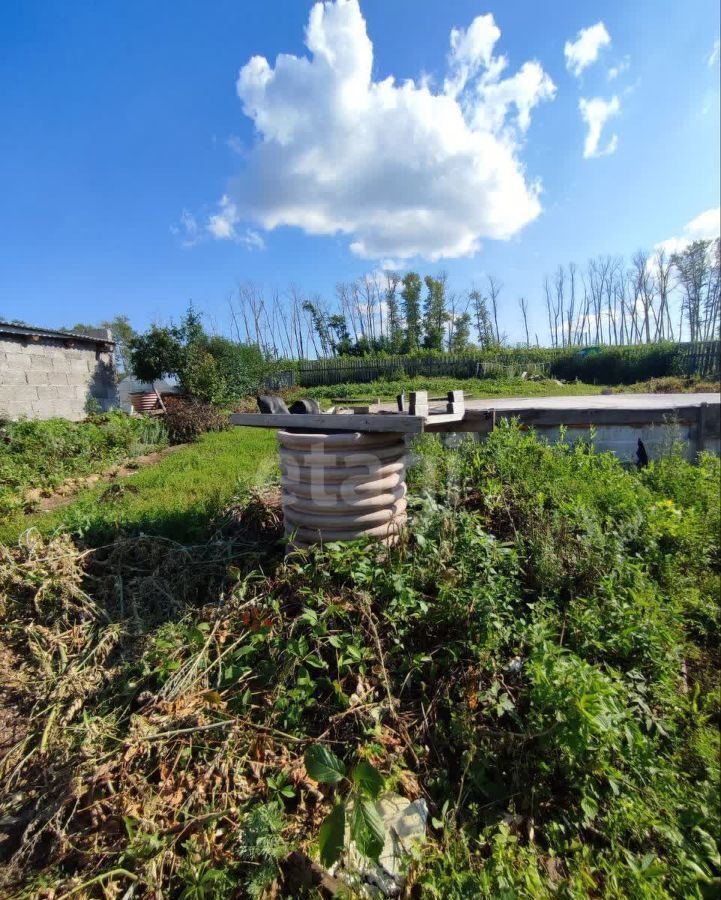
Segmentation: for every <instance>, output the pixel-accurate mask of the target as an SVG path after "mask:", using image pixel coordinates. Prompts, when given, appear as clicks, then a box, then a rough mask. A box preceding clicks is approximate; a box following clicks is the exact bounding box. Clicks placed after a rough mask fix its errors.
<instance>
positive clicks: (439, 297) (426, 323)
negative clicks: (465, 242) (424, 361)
mask: <svg viewBox="0 0 721 900" xmlns="http://www.w3.org/2000/svg"><path fill="white" fill-rule="evenodd" d="M425 283H426V288H427V289H428V294H427V295H426V300H425V304H424V310H423V313H424V315H423V330H424V337H423V346H424V347H425V349H426V350H442V349H443V331H444V329H445V326H446V322H447V321H448V312H447V310H446V279H445V278H444V277H443V276H441V277H440V278H432V277H431V276H430V275H426V277H425Z"/></svg>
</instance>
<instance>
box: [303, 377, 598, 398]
mask: <svg viewBox="0 0 721 900" xmlns="http://www.w3.org/2000/svg"><path fill="white" fill-rule="evenodd" d="M603 387H604V386H603V385H595V384H584V383H582V382H571V383H569V384H558V383H557V382H556V381H555V380H554V379H552V378H551V379H546V380H544V381H523V380H522V379H521V378H444V377H441V376H438V377H430V378H424V377H422V376H418V377H416V378H405V379H402V380H399V381H385V380H383V379H380V380H378V381H370V382H368V383H365V384H362V383H354V382H348V383H345V384H332V385H322V386H319V387H308V388H298V390H297V394H298V396H301V397H315V399H316V400H334V399H336V398H344V397H347V398H351V399H368V400H374V399H376V398H380V399H381V400H393V399H395V397H396V396H397V395H398V394H400V393H401V391H405V392H406V394H407V393H408V392H409V391H428V392H429V394H430V395H431V396H433V397H440V396H442V395H443V394H446V393H447V392H448V391H464V392H465V396H466V397H467V398H471V399H483V398H486V397H487V398H492V397H551V396H553V397H556V396H563V395H578V394H600V393H601V391H602V390H603Z"/></svg>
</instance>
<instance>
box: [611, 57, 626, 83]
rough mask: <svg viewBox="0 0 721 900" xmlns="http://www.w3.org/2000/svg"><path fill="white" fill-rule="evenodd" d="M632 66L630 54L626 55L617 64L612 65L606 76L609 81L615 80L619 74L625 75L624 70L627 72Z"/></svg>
mask: <svg viewBox="0 0 721 900" xmlns="http://www.w3.org/2000/svg"><path fill="white" fill-rule="evenodd" d="M630 66H631V58H630V57H629V56H624V58H623V59H622V60H621V62H620V63H617V64H616V65H615V66H611V68H610V69H609V70H608V72H606V77H607V78H608V80H609V81H615V80H616V79H617V78H618V76H619V75H623V73H624V72H627V71H628V70H629V68H630Z"/></svg>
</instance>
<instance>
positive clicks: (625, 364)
mask: <svg viewBox="0 0 721 900" xmlns="http://www.w3.org/2000/svg"><path fill="white" fill-rule="evenodd" d="M679 365H680V348H679V345H678V344H671V343H661V344H648V345H644V346H639V347H601V348H600V349H599V350H597V351H593V352H579V351H571V350H569V351H563V352H562V353H560V354H559V355H557V356H556V357H555V358H554V359H553V360H552V361H551V363H550V372H551V374H552V375H553V376H554V377H555V378H563V379H565V380H567V381H571V380H573V379H576V378H577V379H578V380H579V381H585V382H587V383H588V384H633V383H634V382H636V381H647V380H648V379H649V378H663V377H665V376H668V375H677V374H679Z"/></svg>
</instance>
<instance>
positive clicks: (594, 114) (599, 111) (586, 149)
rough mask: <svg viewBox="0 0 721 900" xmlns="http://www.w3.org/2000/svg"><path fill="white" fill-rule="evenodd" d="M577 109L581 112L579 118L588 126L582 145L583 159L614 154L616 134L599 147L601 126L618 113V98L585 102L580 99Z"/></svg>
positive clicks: (595, 98)
mask: <svg viewBox="0 0 721 900" xmlns="http://www.w3.org/2000/svg"><path fill="white" fill-rule="evenodd" d="M578 108H579V109H580V110H581V118H582V119H583V121H584V122H585V123H586V125H587V126H588V131H587V132H586V140H585V142H584V144H583V156H584V159H590V158H591V157H594V156H608V155H609V154H611V153H613V152H615V150H616V147H617V146H618V135H616V134H612V135H611V137H610V138H609V140H608V142H607V143H606V145H605V146H604V147H600V146H599V145H600V143H601V133H602V131H603V126H604V125H605V124H606V122H607V121H608V120H609V119H610V118H611V117H612V116H616V115H618V113H619V112H620V109H621V103H620V101H619V99H618V97H612V98H611V99H610V100H604V99H603V98H602V97H594V98H593V99H592V100H587V99H586V98H585V97H581V99H580V100H579V103H578Z"/></svg>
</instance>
